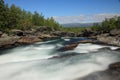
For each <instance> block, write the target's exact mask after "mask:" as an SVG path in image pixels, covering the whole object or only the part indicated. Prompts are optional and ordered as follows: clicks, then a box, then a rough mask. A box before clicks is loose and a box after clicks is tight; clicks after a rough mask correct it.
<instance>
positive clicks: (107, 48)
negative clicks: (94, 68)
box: [99, 47, 111, 50]
mask: <svg viewBox="0 0 120 80" xmlns="http://www.w3.org/2000/svg"><path fill="white" fill-rule="evenodd" d="M99 50H111V48H110V47H104V48H100V49H99Z"/></svg>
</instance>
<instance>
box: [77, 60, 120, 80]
mask: <svg viewBox="0 0 120 80" xmlns="http://www.w3.org/2000/svg"><path fill="white" fill-rule="evenodd" d="M75 80H120V62H116V63H112V64H110V65H109V67H108V69H107V70H104V71H98V72H93V73H91V74H89V75H87V76H85V77H83V78H77V79H75Z"/></svg>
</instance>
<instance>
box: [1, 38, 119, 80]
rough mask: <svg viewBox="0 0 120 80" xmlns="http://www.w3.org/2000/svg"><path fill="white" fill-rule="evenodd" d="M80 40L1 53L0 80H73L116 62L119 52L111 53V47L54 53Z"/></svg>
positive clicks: (83, 47) (88, 45)
mask: <svg viewBox="0 0 120 80" xmlns="http://www.w3.org/2000/svg"><path fill="white" fill-rule="evenodd" d="M83 39H84V38H61V39H56V40H50V41H46V42H38V43H35V44H32V45H28V46H19V47H16V48H13V49H8V50H5V51H1V52H0V53H2V55H0V80H75V79H77V78H82V77H85V76H87V75H89V74H91V73H93V72H96V71H103V70H106V69H107V68H108V65H109V64H111V63H114V62H117V61H120V52H118V51H114V49H117V48H118V47H113V46H102V45H97V44H91V43H86V44H79V45H78V46H77V47H76V48H75V49H74V50H68V51H59V50H58V49H60V48H61V47H64V46H65V45H69V44H72V43H75V42H77V41H80V40H83ZM108 48H110V49H108ZM66 54H67V55H70V54H77V55H73V56H70V57H64V55H66ZM62 55H63V57H61V58H52V57H54V56H62Z"/></svg>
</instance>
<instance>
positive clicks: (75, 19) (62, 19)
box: [53, 13, 120, 24]
mask: <svg viewBox="0 0 120 80" xmlns="http://www.w3.org/2000/svg"><path fill="white" fill-rule="evenodd" d="M115 16H116V17H117V16H120V14H107V13H104V14H94V15H79V16H56V17H55V16H54V17H53V18H54V19H55V20H56V21H57V22H59V23H61V24H65V23H88V22H101V21H103V20H105V19H106V18H112V17H115Z"/></svg>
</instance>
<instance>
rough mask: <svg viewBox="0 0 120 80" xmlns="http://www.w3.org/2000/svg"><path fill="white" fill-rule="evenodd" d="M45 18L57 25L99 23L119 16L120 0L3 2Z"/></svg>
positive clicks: (7, 0)
mask: <svg viewBox="0 0 120 80" xmlns="http://www.w3.org/2000/svg"><path fill="white" fill-rule="evenodd" d="M4 1H5V3H7V4H8V5H9V6H10V5H11V4H15V5H16V6H19V7H20V8H22V9H25V10H27V11H30V12H32V13H34V11H37V12H39V13H42V14H43V15H44V16H45V17H46V18H47V17H54V19H55V20H56V21H58V22H59V23H86V22H87V23H88V22H100V21H103V20H104V19H105V18H110V17H113V16H119V15H120V0H4Z"/></svg>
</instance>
